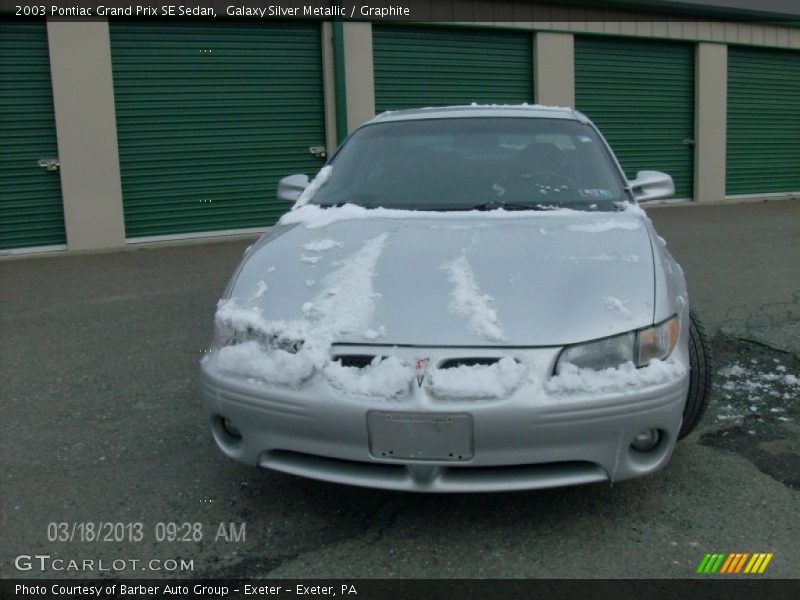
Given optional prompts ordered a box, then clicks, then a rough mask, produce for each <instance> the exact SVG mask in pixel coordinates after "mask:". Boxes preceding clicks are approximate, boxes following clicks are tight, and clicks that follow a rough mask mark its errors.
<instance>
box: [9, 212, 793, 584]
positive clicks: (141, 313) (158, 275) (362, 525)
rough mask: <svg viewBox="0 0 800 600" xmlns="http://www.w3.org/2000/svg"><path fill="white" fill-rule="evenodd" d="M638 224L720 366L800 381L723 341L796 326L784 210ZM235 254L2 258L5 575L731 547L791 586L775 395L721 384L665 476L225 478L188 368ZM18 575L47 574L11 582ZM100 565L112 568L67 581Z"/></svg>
mask: <svg viewBox="0 0 800 600" xmlns="http://www.w3.org/2000/svg"><path fill="white" fill-rule="evenodd" d="M649 214H650V215H651V217H652V219H653V221H654V222H655V224H656V227H657V229H658V230H659V232H660V233H661V235H662V236H663V237H664V238H665V239H666V240H667V242H668V248H669V249H670V250H671V251H672V252H673V254H674V255H675V257H676V258H677V259H678V260H679V262H680V263H681V264H682V265H683V268H684V270H685V271H686V276H687V280H688V283H689V291H690V300H691V303H692V305H693V306H694V307H695V308H696V310H697V311H698V312H699V313H700V315H701V316H702V317H703V318H704V319H705V321H706V322H707V324H708V325H709V327H710V329H711V332H712V334H713V335H714V336H715V337H714V343H715V349H716V350H717V354H718V356H717V370H719V369H720V368H727V367H730V366H731V365H734V364H741V365H742V367H743V369H744V370H747V371H748V372H752V373H765V374H769V373H771V372H773V371H774V370H775V369H778V367H782V368H783V370H782V371H780V372H781V373H784V372H785V373H794V374H798V375H800V357H798V356H797V355H795V354H792V353H791V352H780V351H778V350H776V349H773V348H768V347H767V346H764V345H762V344H753V343H752V342H748V341H745V340H744V339H739V338H736V337H735V336H734V337H730V336H728V337H725V336H723V335H722V334H721V333H720V331H721V330H723V329H724V328H726V327H734V328H735V327H736V326H738V325H739V324H748V323H749V324H750V325H752V324H753V323H761V322H764V323H768V324H769V325H770V326H772V327H773V328H778V329H780V328H781V327H782V325H783V324H787V325H791V324H792V323H796V322H797V321H800V313H798V312H797V311H798V304H800V203H798V202H796V201H793V202H792V201H774V202H769V203H758V204H741V205H721V206H710V207H704V206H682V207H656V208H653V209H650V210H649ZM249 243H251V241H248V240H237V241H228V242H214V243H196V244H190V245H180V246H173V247H157V248H140V249H136V250H126V251H120V252H112V253H98V254H83V255H67V256H56V257H36V258H25V259H21V260H19V259H15V260H5V261H0V310H1V311H2V314H1V317H2V321H1V322H0V324H1V326H2V344H1V345H0V382H1V383H0V414H2V418H0V500H1V501H0V549H2V550H1V551H0V577H42V576H45V577H56V576H68V577H95V576H101V577H110V576H117V577H123V576H124V577H152V576H180V577H212V576H221V577H268V576H269V577H297V578H308V577H343V578H347V577H566V578H581V577H600V578H608V577H625V578H636V577H646V578H650V577H690V576H694V573H695V570H696V568H697V566H698V564H699V563H700V561H701V560H702V558H703V557H704V555H705V554H706V553H711V552H735V551H736V552H772V553H774V558H773V559H772V561H771V563H770V565H769V567H768V569H767V570H766V571H765V573H764V574H763V575H762V576H761V577H792V578H797V577H800V566H798V565H800V531H798V529H799V528H798V519H797V515H798V514H800V483H798V482H799V481H800V426H798V419H800V410H798V398H797V394H796V390H800V387H792V386H791V385H788V384H787V385H783V384H781V386H779V387H777V388H769V389H767V388H762V389H760V391H759V390H756V391H755V392H756V396H757V395H758V393H761V392H763V393H764V394H767V393H768V395H769V397H770V400H769V402H767V401H766V400H764V401H763V402H762V400H761V399H759V398H756V397H755V396H754V391H753V389H749V388H748V385H749V384H748V382H747V381H743V382H738V381H737V380H735V377H736V375H731V374H728V375H721V374H717V375H715V387H714V392H713V394H714V396H713V399H712V400H713V401H712V407H711V410H710V411H709V413H708V414H707V416H706V418H705V420H704V421H703V423H702V424H701V426H700V427H699V429H698V431H696V432H695V433H693V434H692V435H691V436H689V437H688V438H687V439H686V440H684V441H683V442H682V443H681V444H680V445H679V447H678V449H677V451H676V454H675V456H674V457H673V459H672V462H671V463H670V465H669V466H668V467H667V468H666V469H665V470H663V471H661V472H659V473H657V474H655V475H653V476H651V477H648V478H645V479H641V480H635V481H628V482H623V483H620V484H615V485H608V484H598V485H589V486H583V487H575V488H565V489H555V490H545V491H534V492H519V493H508V494H485V495H418V494H405V493H392V492H384V491H375V490H368V489H360V488H354V487H345V486H339V485H333V484H326V483H320V482H316V481H311V480H305V479H300V478H295V477H292V476H288V475H282V474H278V473H273V472H267V471H259V470H257V469H251V468H247V467H244V466H241V465H239V464H237V463H234V462H232V461H230V460H228V459H227V458H225V457H224V456H223V455H222V454H221V453H220V452H219V451H218V450H217V449H216V448H215V446H214V444H213V443H212V440H211V436H210V434H209V432H208V431H207V429H206V424H205V422H204V419H203V416H202V413H201V410H200V405H199V386H198V368H197V363H198V360H199V359H200V357H201V356H202V352H203V350H204V349H206V348H207V346H208V342H209V339H210V335H211V323H212V316H213V312H214V308H215V304H216V301H217V299H218V297H219V295H220V293H221V292H222V289H223V287H224V285H225V283H226V281H227V279H228V277H229V275H230V274H231V272H232V271H233V269H234V267H235V265H236V264H237V262H238V261H239V259H240V257H241V256H242V253H243V251H244V249H245V247H246V246H247V245H248V244H249ZM755 317H758V318H757V319H756V320H755V321H754V320H753V319H754V318H755ZM771 370H772V371H771ZM731 373H734V371H731ZM768 379H769V378H765V379H764V381H767V380H768ZM759 381H760V380H759ZM770 381H771V380H770ZM739 383H742V385H739ZM779 383H780V382H779ZM765 385H766V384H765ZM776 385H777V384H776ZM750 387H752V386H750ZM762 395H763V394H762ZM753 406H756V407H757V409H756V410H752V407H753ZM773 409H777V410H773ZM118 523H120V524H128V525H126V526H125V525H123V526H119V525H116V524H118ZM64 524H65V525H64ZM106 524H112V525H106ZM138 524H140V525H138ZM198 524H199V525H198ZM220 524H222V528H220ZM231 524H233V526H231ZM242 524H244V529H243V528H242ZM98 531H99V532H100V536H99V538H100V539H96V538H97V537H98V536H97V535H96V534H94V533H91V532H98ZM69 538H71V539H72V541H61V540H63V539H69ZM137 538H141V539H138V541H137ZM81 539H83V540H86V541H80V540H81ZM34 555H48V556H49V557H50V558H49V559H37V560H39V562H36V561H35V560H34V561H33V562H32V564H31V568H30V569H29V570H20V568H22V569H25V568H26V565H27V564H29V563H28V562H26V559H24V558H23V559H21V562H20V559H18V558H17V557H19V556H23V557H24V556H34ZM55 559H63V560H64V561H65V562H64V563H55V564H57V565H58V566H61V567H62V568H63V569H64V570H55V569H54V568H53V567H54V564H53V563H52V561H53V560H55ZM101 559H102V560H103V563H102V564H103V566H105V567H106V568H107V569H108V570H106V571H97V570H94V571H92V570H81V568H80V567H81V565H85V563H82V562H80V564H78V563H76V565H75V566H76V567H79V568H76V569H70V568H69V567H70V566H71V563H70V562H69V561H70V560H75V561H84V560H92V561H95V562H94V563H92V564H93V568H95V569H96V568H98V567H99V566H100V563H99V562H98V561H99V560H101ZM153 560H158V561H161V562H157V563H152V562H150V561H153ZM170 560H174V561H176V563H174V564H173V563H172V562H170ZM42 561H44V562H45V563H46V564H47V568H46V569H45V570H44V571H42V570H41V569H40V567H41V564H42ZM114 561H117V562H114ZM119 561H124V562H119ZM131 561H140V562H138V563H133V562H131ZM180 561H184V565H185V570H181V567H180ZM189 561H192V564H191V568H190V567H189V565H188V564H187V563H188V562H189ZM15 563H16V564H15ZM173 566H176V568H175V569H172V567H173ZM115 567H122V568H119V569H117V568H115ZM148 569H149V570H148Z"/></svg>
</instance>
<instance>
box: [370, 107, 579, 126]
mask: <svg viewBox="0 0 800 600" xmlns="http://www.w3.org/2000/svg"><path fill="white" fill-rule="evenodd" d="M464 117H532V118H546V119H572V120H578V121H585V120H586V117H584V116H583V115H582V114H581V113H580V112H578V111H576V110H575V109H573V108H570V107H568V106H545V105H543V104H475V103H473V104H471V105H464V106H436V107H426V108H414V109H409V110H396V111H392V110H389V111H386V112H383V113H381V114H379V115H377V116H376V117H374V118H373V119H371V120H370V121H367V124H369V123H385V122H388V121H414V120H421V119H458V118H464Z"/></svg>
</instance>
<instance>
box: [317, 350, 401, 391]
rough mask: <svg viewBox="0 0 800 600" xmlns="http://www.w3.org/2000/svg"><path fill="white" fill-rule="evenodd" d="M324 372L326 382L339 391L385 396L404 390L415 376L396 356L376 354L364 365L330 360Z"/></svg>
mask: <svg viewBox="0 0 800 600" xmlns="http://www.w3.org/2000/svg"><path fill="white" fill-rule="evenodd" d="M323 373H324V375H325V378H326V379H327V380H328V383H330V385H331V386H332V387H334V388H336V389H338V390H340V391H342V392H346V393H349V394H356V395H362V396H377V397H381V398H386V399H392V398H397V397H398V396H402V395H403V394H405V393H406V392H407V391H408V388H409V386H410V385H411V380H412V379H413V378H414V371H413V370H412V369H411V367H410V366H409V365H407V364H406V363H405V361H403V360H401V359H400V358H398V357H396V356H388V357H386V358H383V357H380V356H376V357H375V358H374V359H373V360H372V363H370V364H369V365H367V366H366V367H364V368H363V369H360V368H358V367H345V366H343V365H342V363H341V362H339V361H336V362H330V363H328V364H327V365H326V366H325V369H324V370H323Z"/></svg>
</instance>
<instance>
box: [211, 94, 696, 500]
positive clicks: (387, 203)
mask: <svg viewBox="0 0 800 600" xmlns="http://www.w3.org/2000/svg"><path fill="white" fill-rule="evenodd" d="M673 193H674V186H673V183H672V179H671V178H670V177H669V176H668V175H665V174H663V173H659V172H655V171H641V172H639V173H638V174H637V176H636V179H634V180H633V181H628V180H626V178H625V175H624V173H623V171H622V169H621V168H620V166H619V164H618V163H617V161H616V159H615V158H614V155H613V153H612V151H611V149H610V148H609V146H608V144H607V143H606V142H605V140H604V139H603V137H602V135H601V134H600V133H599V132H598V131H597V129H596V128H595V127H594V125H593V124H592V123H591V122H590V121H589V120H588V119H587V118H586V117H585V116H583V115H582V114H580V113H579V112H576V111H574V110H571V109H563V108H549V107H542V106H524V105H523V106H506V107H496V106H493V107H481V106H472V107H452V108H436V109H421V110H413V111H402V112H390V113H384V114H382V115H380V116H378V117H376V118H374V119H372V120H371V121H369V122H368V123H365V124H364V125H362V126H361V127H360V128H358V129H357V130H356V131H355V132H354V133H353V134H351V135H350V136H349V138H348V139H347V140H346V141H345V142H344V143H343V144H342V145H341V146H340V148H339V149H338V150H337V151H336V153H335V154H334V156H333V157H332V158H331V159H330V161H329V163H328V164H327V165H326V166H325V167H323V169H322V170H321V171H320V173H319V174H318V175H317V176H316V177H315V179H314V180H313V181H311V182H309V181H308V178H307V177H306V176H305V175H293V176H289V177H286V178H284V179H283V180H282V181H281V182H280V184H279V188H278V195H279V197H280V198H282V199H284V200H289V201H293V202H294V207H293V208H292V210H291V211H289V212H288V213H287V214H285V215H284V216H283V217H282V218H281V220H280V222H279V223H278V224H277V225H276V226H275V227H273V228H271V229H270V230H269V231H268V232H267V233H266V234H265V235H264V236H262V238H261V239H260V240H259V241H258V242H257V243H256V244H254V245H253V246H252V247H251V248H249V249H248V251H247V252H246V253H245V256H244V258H243V259H242V262H241V264H240V265H239V267H238V268H237V269H236V272H235V273H234V275H233V277H232V279H231V280H230V282H229V284H228V287H227V289H226V290H225V293H224V295H223V298H222V299H221V300H220V302H219V305H218V307H217V312H216V317H215V335H214V342H213V347H212V351H211V353H210V354H209V355H208V356H207V357H206V358H204V360H203V361H202V364H201V371H202V390H203V399H204V407H205V412H206V414H207V416H208V419H209V423H210V426H211V431H212V433H213V436H214V439H215V440H216V443H217V445H218V446H219V448H220V449H221V450H222V451H223V452H224V453H225V454H226V455H228V456H229V457H231V458H233V459H236V460H238V461H241V462H244V463H246V464H249V465H254V466H255V465H257V466H261V467H266V468H270V469H275V470H278V471H283V472H286V473H292V474H295V475H301V476H306V477H312V478H317V479H321V480H326V481H332V482H339V483H346V484H355V485H363V486H370V487H379V488H387V489H395V490H409V491H423V492H472V491H499V490H519V489H533V488H544V487H552V486H562V485H572V484H583V483H590V482H600V481H609V482H613V481H620V480H624V479H629V478H633V477H639V476H643V475H647V474H649V473H652V472H654V471H657V470H658V469H660V468H662V467H664V466H665V465H666V464H667V462H668V461H669V458H670V456H671V454H672V452H673V450H674V448H675V444H676V441H677V440H678V439H679V438H680V437H682V436H684V435H686V434H687V433H688V432H689V431H690V430H691V429H692V428H693V427H694V426H695V425H696V423H697V421H698V419H699V418H700V415H701V413H702V411H703V408H704V406H705V403H706V396H707V393H708V386H709V373H708V370H709V363H708V356H707V342H706V339H705V336H704V333H703V330H702V327H701V326H700V324H699V322H698V321H697V319H696V318H695V317H694V315H693V313H691V312H690V310H689V301H688V296H687V292H686V283H685V281H684V278H683V273H682V271H681V268H680V267H679V266H678V264H677V263H676V262H675V260H674V259H673V258H672V256H671V255H670V253H669V252H668V251H667V248H666V246H665V243H664V241H663V240H662V239H661V238H660V237H659V236H658V234H657V233H656V232H655V231H654V229H653V227H652V224H651V223H650V221H649V219H648V218H647V216H646V215H645V213H644V211H643V210H642V209H641V208H640V207H639V205H638V203H639V202H643V201H648V200H656V199H661V198H667V197H669V196H671V195H672V194H673Z"/></svg>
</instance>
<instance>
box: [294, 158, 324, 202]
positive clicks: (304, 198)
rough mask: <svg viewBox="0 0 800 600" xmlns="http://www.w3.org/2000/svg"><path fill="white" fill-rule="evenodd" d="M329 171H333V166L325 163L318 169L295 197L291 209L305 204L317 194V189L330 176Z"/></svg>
mask: <svg viewBox="0 0 800 600" xmlns="http://www.w3.org/2000/svg"><path fill="white" fill-rule="evenodd" d="M331 173H333V167H332V166H331V165H325V166H324V167H322V168H321V169H320V170H319V173H317V176H316V177H314V179H313V180H312V181H311V183H309V184H308V187H307V188H306V189H304V190H303V193H302V194H300V197H299V198H298V199H297V202H295V203H294V206H293V207H292V208H293V209H295V208H299V207H300V206H303V205H305V204H307V203H308V202H309V201H310V200H311V199H312V198H313V197H314V196H316V195H317V190H319V188H321V187H322V186H323V185H325V184H326V183H327V181H328V179H330V178H331Z"/></svg>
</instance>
